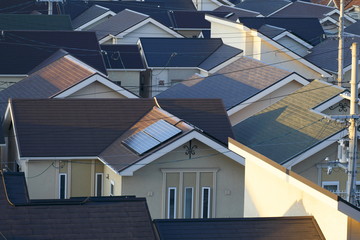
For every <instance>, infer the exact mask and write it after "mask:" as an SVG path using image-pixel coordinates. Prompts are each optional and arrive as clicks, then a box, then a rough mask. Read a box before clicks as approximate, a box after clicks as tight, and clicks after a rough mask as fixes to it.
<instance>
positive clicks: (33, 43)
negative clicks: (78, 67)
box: [0, 31, 106, 74]
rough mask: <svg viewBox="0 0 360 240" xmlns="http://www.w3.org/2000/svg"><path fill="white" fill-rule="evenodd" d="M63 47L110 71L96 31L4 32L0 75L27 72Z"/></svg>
mask: <svg viewBox="0 0 360 240" xmlns="http://www.w3.org/2000/svg"><path fill="white" fill-rule="evenodd" d="M59 49H64V50H65V51H67V52H69V53H70V54H71V55H73V56H74V57H76V58H78V59H79V60H81V61H83V62H84V63H86V64H88V65H90V66H91V67H93V68H95V69H97V70H99V71H100V72H102V73H106V68H105V65H104V62H103V58H102V56H101V53H100V46H99V43H98V40H97V38H96V35H95V33H93V32H79V31H3V32H2V35H1V41H0V51H1V53H2V54H1V56H0V61H1V63H2V64H1V65H0V74H27V73H28V72H30V71H31V70H32V69H33V68H35V67H36V66H37V65H39V64H40V63H41V62H43V61H44V60H45V59H47V58H49V57H50V56H51V55H52V54H53V53H55V52H56V51H58V50H59Z"/></svg>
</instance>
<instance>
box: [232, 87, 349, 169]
mask: <svg viewBox="0 0 360 240" xmlns="http://www.w3.org/2000/svg"><path fill="white" fill-rule="evenodd" d="M342 91H343V90H342V89H340V88H338V87H336V86H333V85H330V84H327V83H324V82H321V81H318V80H314V81H313V82H311V83H310V84H308V85H306V86H304V87H302V88H300V89H299V90H297V91H296V92H294V93H292V94H290V95H288V96H287V97H285V98H283V99H282V100H280V101H278V102H277V103H275V104H273V105H271V106H270V107H268V108H266V109H264V110H262V111H261V112H259V113H257V114H255V115H254V116H252V117H250V118H248V119H246V120H244V121H242V122H240V123H238V124H237V125H235V126H234V127H233V131H234V134H235V139H236V140H237V141H238V142H240V143H242V144H244V145H245V146H247V147H249V148H252V149H254V150H255V151H257V152H259V153H261V154H263V155H264V156H266V157H268V158H270V159H272V160H273V161H275V162H277V163H279V164H283V163H285V162H287V161H288V160H290V159H291V158H293V157H295V156H297V155H298V154H301V153H302V152H304V151H306V150H308V149H310V148H312V147H314V146H315V145H317V144H318V143H320V142H322V141H324V140H325V139H326V138H329V137H330V136H332V135H334V134H336V133H337V132H339V131H341V130H342V129H343V128H344V127H343V126H340V125H338V124H336V123H334V122H331V121H330V122H329V121H323V116H322V115H321V114H318V113H316V112H314V111H312V108H314V107H316V106H317V105H319V104H320V103H323V102H325V101H326V100H329V99H331V98H333V97H335V96H337V95H338V94H339V93H341V92H342Z"/></svg>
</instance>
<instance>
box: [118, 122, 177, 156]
mask: <svg viewBox="0 0 360 240" xmlns="http://www.w3.org/2000/svg"><path fill="white" fill-rule="evenodd" d="M179 133H181V130H180V129H179V128H177V127H175V126H173V125H171V124H170V123H168V122H166V121H164V120H159V121H157V122H156V123H154V124H152V125H150V126H148V127H146V128H145V129H144V130H142V131H140V132H137V133H135V134H134V135H131V136H130V137H128V138H126V139H125V140H124V141H123V144H125V145H126V146H128V147H129V148H131V149H132V150H133V151H135V152H136V153H138V154H140V155H141V154H143V153H145V152H147V151H149V150H150V149H152V148H154V147H156V146H158V145H160V144H161V143H163V142H165V141H167V140H169V139H170V138H172V137H174V136H176V135H177V134H179Z"/></svg>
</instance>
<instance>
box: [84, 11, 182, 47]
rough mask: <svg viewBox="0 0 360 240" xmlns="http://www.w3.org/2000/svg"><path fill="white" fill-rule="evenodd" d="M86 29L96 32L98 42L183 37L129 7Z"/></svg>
mask: <svg viewBox="0 0 360 240" xmlns="http://www.w3.org/2000/svg"><path fill="white" fill-rule="evenodd" d="M88 31H94V32H96V35H97V38H98V41H99V43H100V44H136V43H137V41H138V40H139V38H141V37H158V38H162V37H163V38H170V37H173V38H182V37H183V36H182V35H180V34H178V33H177V32H175V31H174V30H172V29H170V28H168V27H167V26H165V25H163V24H161V23H160V22H158V21H156V20H154V19H152V18H151V17H150V16H149V15H146V14H143V13H139V12H135V11H133V10H129V9H125V10H123V11H121V12H119V13H118V14H116V15H115V16H113V17H111V18H109V19H107V20H106V21H104V22H103V23H100V24H98V25H96V26H93V27H91V28H89V29H88Z"/></svg>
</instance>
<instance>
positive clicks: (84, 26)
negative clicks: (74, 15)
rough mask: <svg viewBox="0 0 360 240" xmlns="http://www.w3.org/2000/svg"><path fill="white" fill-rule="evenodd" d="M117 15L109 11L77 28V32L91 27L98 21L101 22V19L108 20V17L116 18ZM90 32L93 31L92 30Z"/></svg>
mask: <svg viewBox="0 0 360 240" xmlns="http://www.w3.org/2000/svg"><path fill="white" fill-rule="evenodd" d="M115 15H116V13H114V12H113V11H110V10H109V11H108V12H106V13H103V14H102V15H100V16H98V17H96V18H94V19H92V20H91V21H89V22H87V23H85V24H83V25H81V26H80V27H78V28H76V29H75V31H81V30H83V29H84V28H86V27H87V26H90V25H91V24H93V23H96V22H97V21H99V20H101V19H103V18H106V17H108V16H115ZM90 30H91V29H90Z"/></svg>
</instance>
